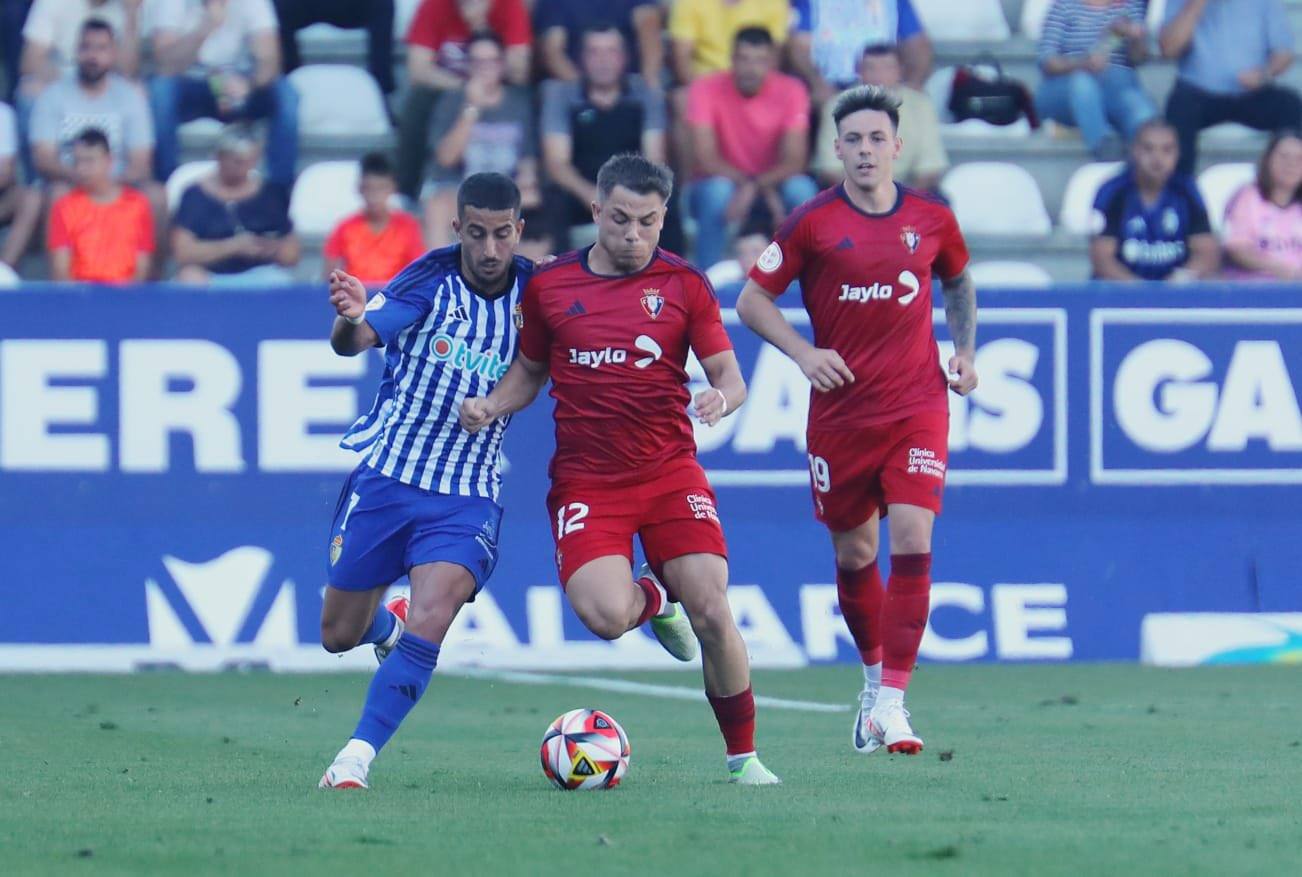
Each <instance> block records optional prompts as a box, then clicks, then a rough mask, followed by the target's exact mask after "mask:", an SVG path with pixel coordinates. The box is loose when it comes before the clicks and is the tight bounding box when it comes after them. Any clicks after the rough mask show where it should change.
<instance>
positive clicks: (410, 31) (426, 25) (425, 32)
mask: <svg viewBox="0 0 1302 877" xmlns="http://www.w3.org/2000/svg"><path fill="white" fill-rule="evenodd" d="M446 6H447V0H423V2H422V3H421V4H420V6H419V7H417V9H416V14H415V15H413V16H412V19H411V24H410V25H408V27H407V43H408V45H412V46H421V47H423V48H426V49H429V50H431V51H438V47H439V43H440V42H441V41H442V40H441V37H442V35H443V33H442V30H441V29H440V27H439V22H440V19H443V18H446V17H447V15H448V14H449V10H448V9H446ZM440 7H444V8H440Z"/></svg>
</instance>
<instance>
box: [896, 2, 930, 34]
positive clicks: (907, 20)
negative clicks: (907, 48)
mask: <svg viewBox="0 0 1302 877" xmlns="http://www.w3.org/2000/svg"><path fill="white" fill-rule="evenodd" d="M922 32H923V31H922V22H921V21H919V20H918V13H917V12H916V11H915V10H914V8H913V3H912V2H910V0H898V2H897V3H896V26H895V41H896V42H899V43H902V42H904V41H905V40H907V39H908V38H909V37H912V36H916V35H918V34H920V33H922Z"/></svg>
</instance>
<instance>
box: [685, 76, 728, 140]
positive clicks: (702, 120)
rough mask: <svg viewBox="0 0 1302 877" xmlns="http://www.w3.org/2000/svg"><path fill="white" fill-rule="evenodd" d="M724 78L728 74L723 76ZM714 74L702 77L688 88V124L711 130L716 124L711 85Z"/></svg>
mask: <svg viewBox="0 0 1302 877" xmlns="http://www.w3.org/2000/svg"><path fill="white" fill-rule="evenodd" d="M723 75H724V76H726V75H728V74H726V73H725V74H723ZM713 77H714V74H711V75H709V76H702V77H701V78H700V79H697V80H696V81H695V82H693V83H692V84H691V85H689V86H688V87H687V123H688V124H689V125H699V126H700V127H702V128H709V127H711V126H712V125H713V124H714V118H713V116H714V114H713V112H712V109H713V108H712V107H711V106H710V85H711V82H712V80H713Z"/></svg>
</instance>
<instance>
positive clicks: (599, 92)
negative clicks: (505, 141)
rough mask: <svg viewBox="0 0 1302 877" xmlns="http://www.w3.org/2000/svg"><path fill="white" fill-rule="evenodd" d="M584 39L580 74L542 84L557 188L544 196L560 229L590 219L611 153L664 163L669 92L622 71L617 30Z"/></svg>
mask: <svg viewBox="0 0 1302 877" xmlns="http://www.w3.org/2000/svg"><path fill="white" fill-rule="evenodd" d="M581 42H582V46H583V53H582V57H581V60H580V63H581V65H582V69H583V78H582V79H581V80H578V81H573V82H569V81H563V80H556V79H553V80H550V81H548V82H545V83H543V101H542V154H543V164H544V167H545V169H546V171H547V177H548V178H549V179H550V180H551V182H552V185H553V187H554V188H555V189H556V190H558V191H556V192H554V193H553V194H550V195H549V197H548V199H547V200H548V202H549V205H550V207H551V210H552V215H553V222H554V225H555V227H556V229H557V230H558V231H559V230H562V229H563V230H566V231H568V230H569V229H570V228H571V227H573V226H576V225H586V224H588V223H590V222H592V204H593V202H594V201H596V200H597V171H598V170H599V169H600V168H601V166H602V165H603V164H605V162H606V160H607V159H608V158H610V157H611V156H612V155H618V154H619V153H623V152H640V153H642V154H643V155H645V156H646V157H647V158H649V159H651V160H652V161H656V162H662V163H663V162H664V160H665V125H666V121H665V102H664V97H663V95H661V94H660V93H659V92H657V91H653V90H651V89H649V88H648V87H647V85H646V83H645V82H644V81H643V80H642V78H641V77H640V76H638V75H637V74H636V73H630V74H626V73H625V69H626V66H627V56H626V54H625V48H624V37H623V36H622V35H621V33H620V31H619V28H617V27H616V26H615V25H613V24H604V25H595V26H593V27H591V28H589V29H588V30H586V31H585V32H584V33H583V36H582V38H581ZM566 249H568V247H566Z"/></svg>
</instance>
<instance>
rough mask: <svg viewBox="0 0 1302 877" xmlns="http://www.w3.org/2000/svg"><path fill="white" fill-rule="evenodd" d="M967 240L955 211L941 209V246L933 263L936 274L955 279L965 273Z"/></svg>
mask: <svg viewBox="0 0 1302 877" xmlns="http://www.w3.org/2000/svg"><path fill="white" fill-rule="evenodd" d="M969 258H970V257H969V256H968V252H967V241H965V240H963V232H962V231H961V230H960V229H959V227H958V220H957V219H955V218H954V211H952V210H950V209H949V208H948V207H944V208H942V209H941V222H940V248H939V249H938V250H937V251H936V261H935V262H933V263H932V265H933V267H934V268H935V269H936V276H937V277H939V278H940V279H941V280H942V281H943V280H953V279H954V278H955V277H957V276H958V275H960V274H962V273H963V269H964V268H966V267H967V263H968V261H969Z"/></svg>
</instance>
